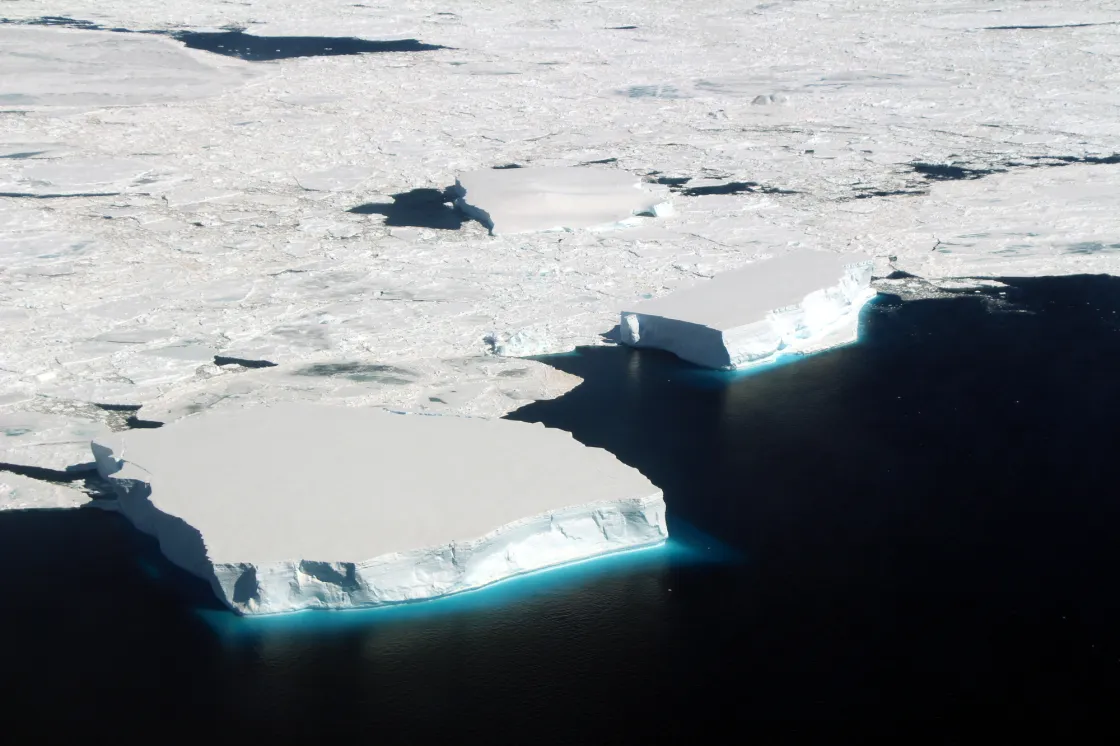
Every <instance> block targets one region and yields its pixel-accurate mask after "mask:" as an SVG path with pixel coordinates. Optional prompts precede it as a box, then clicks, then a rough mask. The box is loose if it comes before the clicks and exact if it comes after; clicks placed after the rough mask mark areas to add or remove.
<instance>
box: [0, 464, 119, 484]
mask: <svg viewBox="0 0 1120 746" xmlns="http://www.w3.org/2000/svg"><path fill="white" fill-rule="evenodd" d="M0 471H6V472H8V473H9V474H18V475H19V476H21V477H27V478H28V479H37V480H39V481H40V482H53V483H55V484H70V483H71V482H81V481H84V480H86V479H89V478H90V477H91V476H96V474H97V469H96V468H95V467H94V465H93V464H92V463H90V464H80V465H78V466H72V467H69V468H67V469H65V470H62V469H48V468H46V467H42V466H24V465H23V464H5V463H0Z"/></svg>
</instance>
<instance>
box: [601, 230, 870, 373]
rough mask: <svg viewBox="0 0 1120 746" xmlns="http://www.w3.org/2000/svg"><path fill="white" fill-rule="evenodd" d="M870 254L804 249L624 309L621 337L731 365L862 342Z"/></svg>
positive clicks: (710, 364) (707, 362) (747, 364)
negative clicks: (860, 326)
mask: <svg viewBox="0 0 1120 746" xmlns="http://www.w3.org/2000/svg"><path fill="white" fill-rule="evenodd" d="M871 270H872V262H871V259H870V257H861V256H859V255H852V254H843V255H841V254H832V253H828V252H823V251H799V252H794V253H792V254H787V255H785V256H782V257H779V258H776V259H768V260H764V261H761V262H757V263H755V264H751V265H748V266H746V267H743V268H742V269H738V270H735V271H732V272H725V273H722V274H719V275H716V276H715V277H714V278H712V279H711V280H708V281H706V282H703V283H701V284H699V285H694V286H692V287H689V288H686V289H684V290H680V291H677V292H675V293H670V294H669V295H666V296H664V297H662V298H655V299H653V300H649V301H643V302H641V303H638V304H637V305H635V306H633V307H632V308H633V310H629V311H623V312H622V319H621V324H620V330H621V335H622V341H623V342H625V343H626V344H629V345H633V346H635V347H656V348H660V349H663V350H668V351H669V352H672V353H673V354H675V355H677V356H678V357H680V358H683V359H685V360H688V361H689V362H693V363H696V364H697V365H703V366H705V367H708V368H719V369H724V370H731V369H737V368H746V367H750V366H752V365H759V364H762V363H765V362H768V361H771V360H773V359H774V358H775V357H776V356H778V355H779V354H783V355H784V354H799V353H801V354H803V353H809V352H816V351H819V350H823V349H827V348H829V347H835V346H837V345H842V344H846V343H848V342H852V341H855V339H856V334H857V324H858V322H859V311H860V309H861V308H862V307H863V305H864V304H865V303H867V302H868V301H869V300H871V298H873V297H874V296H875V291H874V290H872V289H871V287H870V284H871Z"/></svg>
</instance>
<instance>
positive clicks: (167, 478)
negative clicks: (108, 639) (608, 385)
mask: <svg viewBox="0 0 1120 746" xmlns="http://www.w3.org/2000/svg"><path fill="white" fill-rule="evenodd" d="M93 451H94V456H95V458H96V461H97V467H98V470H99V471H100V473H101V475H102V477H104V478H106V479H108V480H109V481H110V483H111V484H112V485H113V487H114V490H115V491H116V492H117V493H118V496H119V509H120V512H121V513H122V514H123V515H125V516H126V517H127V518H128V519H129V520H131V521H132V522H133V523H134V524H135V525H136V526H137V527H138V528H139V529H141V530H143V531H145V532H147V533H150V534H152V535H153V536H155V537H156V538H157V539H158V540H159V543H160V547H161V549H162V551H163V552H164V554H165V555H166V556H167V557H168V558H169V559H170V560H171V561H173V562H175V563H176V564H178V565H180V566H182V567H183V568H185V569H187V570H189V571H191V572H193V573H195V574H196V575H198V576H199V577H202V578H204V579H206V580H208V581H210V583H211V585H212V586H213V588H214V590H215V592H216V593H217V594H218V596H219V598H221V599H223V600H224V601H225V602H226V603H227V604H229V606H230V607H231V608H233V609H234V610H236V611H239V612H241V613H246V614H267V613H278V612H287V611H297V610H300V609H306V608H349V607H362V606H378V605H383V604H389V603H396V602H402V601H415V600H421V599H427V598H433V597H436V596H442V595H447V594H450V593H456V592H459V591H464V590H470V589H473V588H478V587H481V586H484V585H487V584H489V583H493V582H495V581H497V580H502V579H504V578H508V577H510V576H513V575H517V574H520V573H525V572H530V571H533V570H538V569H542V568H546V567H550V566H554V565H558V564H562V563H566V562H572V561H576V560H581V559H587V558H589V557H594V556H598V555H601V554H605V553H610V552H616V551H620V550H626V549H633V548H637V547H643V546H649V545H654V544H657V543H659V542H661V541H663V540H664V539H665V538H666V536H667V535H668V533H667V528H666V525H665V504H664V501H663V499H662V496H661V491H660V490H658V489H657V488H656V487H654V486H653V484H651V483H650V482H649V480H647V479H646V478H645V477H643V476H642V475H641V474H640V473H638V471H636V470H635V469H632V468H630V467H628V466H625V465H624V464H622V463H620V462H619V461H618V460H617V459H615V458H614V456H612V455H611V454H609V453H608V452H606V451H604V450H601V449H598V448H589V447H587V446H583V445H581V444H579V443H578V442H577V441H575V440H574V439H573V438H572V437H571V435H569V434H568V433H566V432H564V431H562V430H555V429H551V428H545V427H544V426H542V425H534V424H526V423H520V422H513V421H506V420H494V419H487V418H464V417H456V416H439V415H430V416H425V415H415V414H403V413H394V412H389V411H386V410H382V409H377V408H350V407H332V406H323V405H315V404H308V403H304V402H298V403H284V404H279V405H271V406H268V405H264V406H256V407H251V408H248V409H242V410H233V411H226V412H220V413H207V414H204V415H201V416H195V417H187V418H184V419H182V420H179V421H177V422H175V423H173V424H171V425H169V426H167V427H164V428H160V429H157V430H147V431H132V432H129V433H122V434H117V435H114V436H110V437H108V438H102V439H98V440H97V441H95V443H94V445H93Z"/></svg>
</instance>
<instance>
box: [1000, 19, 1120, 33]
mask: <svg viewBox="0 0 1120 746" xmlns="http://www.w3.org/2000/svg"><path fill="white" fill-rule="evenodd" d="M1116 24H1117V22H1116V21H1108V22H1105V23H1059V24H1054V25H1037V26H985V27H984V30H985V31H1039V30H1042V29H1055V28H1088V27H1090V26H1115V25H1116Z"/></svg>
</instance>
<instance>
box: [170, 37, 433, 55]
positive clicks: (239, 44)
mask: <svg viewBox="0 0 1120 746" xmlns="http://www.w3.org/2000/svg"><path fill="white" fill-rule="evenodd" d="M170 35H171V36H172V37H173V38H175V39H177V40H179V41H181V42H183V44H185V45H187V47H189V48H190V49H199V50H202V51H204V52H213V53H214V54H221V55H225V56H226V57H237V58H239V59H242V60H248V61H249V62H268V61H271V60H286V59H292V58H294V57H330V56H336V55H353V54H376V53H382V52H431V51H434V50H437V49H447V47H442V46H439V45H437V44H424V43H421V42H419V41H417V40H416V39H395V40H392V41H369V40H367V39H357V38H354V37H345V36H343V37H329V36H253V35H252V34H246V33H245V32H243V31H176V32H172V33H171V34H170Z"/></svg>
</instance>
